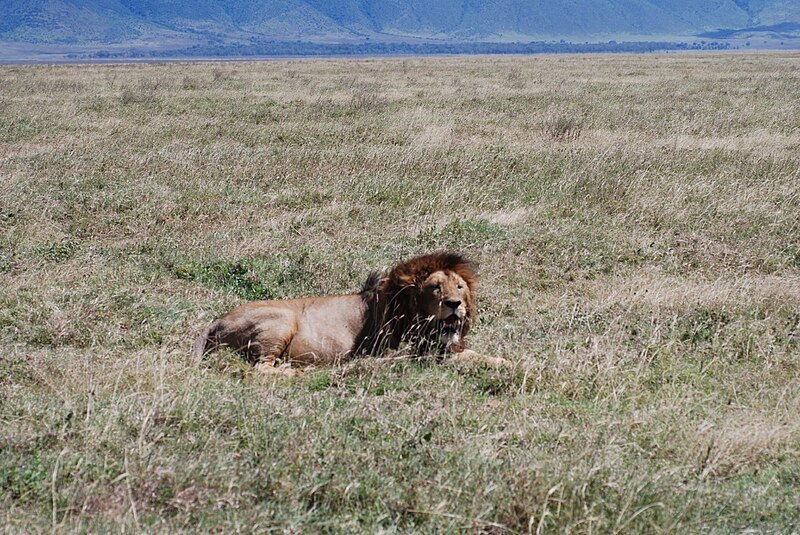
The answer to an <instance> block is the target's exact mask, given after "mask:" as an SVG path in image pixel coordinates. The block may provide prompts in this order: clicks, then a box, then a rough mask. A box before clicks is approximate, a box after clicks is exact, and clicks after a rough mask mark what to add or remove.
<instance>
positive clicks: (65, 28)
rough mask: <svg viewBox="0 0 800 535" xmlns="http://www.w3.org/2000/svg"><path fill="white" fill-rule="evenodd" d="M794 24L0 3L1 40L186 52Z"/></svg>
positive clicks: (717, 1) (200, 0)
mask: <svg viewBox="0 0 800 535" xmlns="http://www.w3.org/2000/svg"><path fill="white" fill-rule="evenodd" d="M787 23H800V1H798V0H470V1H464V0H437V1H435V2H431V1H429V2H423V1H421V0H186V1H176V0H0V41H4V42H6V43H9V42H11V43H18V44H19V43H27V44H29V45H32V46H33V45H63V46H74V47H78V48H80V47H81V46H88V45H92V46H95V47H97V46H100V45H103V46H108V45H115V46H119V47H125V46H127V47H145V48H156V49H157V48H167V49H169V48H186V47H188V46H209V45H211V46H228V45H236V46H240V45H242V44H246V43H252V42H263V41H264V40H277V41H292V40H300V41H307V42H317V43H326V42H328V43H331V42H332V43H357V42H365V41H371V42H376V41H378V42H398V41H409V40H411V41H420V42H434V41H435V42H440V41H445V42H448V41H457V42H512V41H523V42H524V41H532V40H558V39H565V40H571V41H575V42H584V41H601V40H610V39H618V40H645V39H646V40H655V39H665V38H666V39H672V38H680V37H682V36H686V37H690V36H698V35H713V34H714V32H719V31H726V32H732V33H730V34H729V35H734V34H735V32H736V31H737V30H740V29H745V28H756V27H762V26H775V25H779V24H787Z"/></svg>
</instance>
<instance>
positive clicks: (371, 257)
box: [0, 54, 800, 533]
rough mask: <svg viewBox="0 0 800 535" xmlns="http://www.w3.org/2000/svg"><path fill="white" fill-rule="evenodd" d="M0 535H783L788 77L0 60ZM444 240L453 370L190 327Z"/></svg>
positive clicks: (789, 491)
mask: <svg viewBox="0 0 800 535" xmlns="http://www.w3.org/2000/svg"><path fill="white" fill-rule="evenodd" d="M0 177H2V180H3V185H4V192H3V195H2V196H0V344H2V354H1V355H0V418H2V420H0V421H2V425H1V426H0V488H1V489H2V493H0V511H2V514H0V531H7V532H44V531H51V530H52V531H56V532H72V531H81V532H82V531H89V532H103V531H123V530H125V531H128V530H136V531H139V530H141V531H158V532H163V531H171V532H182V531H218V532H233V531H246V532H266V531H286V532H319V531H329V532H347V533H350V532H359V531H360V532H367V533H373V532H379V531H383V532H417V531H419V532H461V531H467V532H484V533H504V532H508V533H534V532H535V533H561V532H570V533H591V532H600V533H619V532H648V533H651V532H666V533H676V532H682V533H684V532H701V533H707V532H710V533H727V532H742V531H750V532H776V533H789V532H794V531H797V530H798V529H800V524H798V520H797V519H798V517H799V516H800V515H798V510H800V498H798V496H800V420H798V415H799V414H800V380H798V377H799V376H800V364H798V362H800V361H798V354H799V352H800V238H798V236H800V195H799V194H798V184H800V57H799V56H797V55H773V54H770V55H743V56H735V55H729V54H726V55H680V56H676V55H653V56H630V57H628V56H587V57H499V58H436V59H398V60H361V61H333V60H320V61H291V62H290V61H287V62H266V63H238V64H234V63H224V64H185V65H183V64H170V65H119V66H114V65H104V66H58V67H51V66H14V67H2V68H0ZM441 248H457V249H461V250H464V251H466V252H467V253H468V254H469V255H470V256H472V257H473V258H474V259H475V260H476V261H477V262H478V263H479V265H480V271H481V274H482V286H481V292H482V293H481V296H480V303H479V305H480V307H479V308H480V313H481V319H480V322H479V324H478V325H477V327H476V329H475V330H474V336H473V340H472V345H473V347H474V348H475V349H477V350H480V351H483V352H485V353H491V354H495V355H497V356H502V357H505V358H508V359H510V360H513V361H514V362H515V363H517V369H516V370H514V371H513V372H498V371H492V370H485V369H479V368H478V369H458V370H456V369H450V368H443V367H440V366H436V365H433V364H431V363H429V362H426V361H422V362H419V361H413V360H408V359H404V358H399V357H398V358H389V359H386V360H382V361H374V362H373V361H369V362H357V363H352V364H348V365H346V366H344V367H341V368H337V369H333V370H325V369H321V370H310V371H307V372H306V373H304V374H303V375H302V376H301V377H299V378H297V379H293V380H291V381H288V382H287V381H284V382H272V381H270V380H265V379H263V378H260V377H258V376H256V375H254V373H253V372H252V370H251V369H250V368H249V367H248V366H246V365H245V364H243V363H242V362H241V361H240V360H239V359H238V358H236V357H235V356H234V355H230V354H226V353H221V354H219V355H217V356H215V357H214V358H213V359H212V360H211V362H209V365H208V367H206V368H203V369H195V368H192V367H190V366H189V365H188V359H187V351H188V346H189V344H190V341H191V339H192V337H193V335H194V334H195V333H196V332H197V331H198V330H199V329H200V328H201V326H203V325H204V324H205V323H206V322H207V321H209V320H210V319H211V318H212V317H214V316H215V315H217V314H219V313H221V312H222V311H224V310H226V309H227V308H228V307H230V306H232V305H234V304H236V303H239V302H241V301H242V300H244V299H253V298H260V297H278V298H280V297H288V296H294V295H301V294H314V293H338V292H348V291H353V290H355V289H357V288H358V287H359V285H360V283H361V282H362V279H363V278H364V277H365V276H366V274H367V273H368V272H369V270H370V269H371V268H372V267H375V266H377V265H387V264H391V263H393V262H395V261H397V260H398V259H402V258H405V257H407V256H409V255H411V254H414V253H416V252H420V251H429V250H433V249H441Z"/></svg>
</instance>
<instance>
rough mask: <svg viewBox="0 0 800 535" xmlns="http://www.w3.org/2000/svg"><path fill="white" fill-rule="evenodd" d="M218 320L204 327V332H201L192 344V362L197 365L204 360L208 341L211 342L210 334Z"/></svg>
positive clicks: (190, 354)
mask: <svg viewBox="0 0 800 535" xmlns="http://www.w3.org/2000/svg"><path fill="white" fill-rule="evenodd" d="M215 324H216V322H213V323H211V325H209V326H208V327H206V328H205V329H203V332H202V333H200V336H198V337H197V338H195V340H194V343H193V344H192V350H191V352H190V353H189V356H190V358H191V359H192V362H193V363H194V364H195V366H197V365H199V364H200V363H201V362H202V361H203V357H204V356H205V354H206V352H207V349H208V345H209V344H208V342H209V338H208V336H209V334H211V331H212V330H213V329H214V325H215Z"/></svg>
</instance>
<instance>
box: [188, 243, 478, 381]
mask: <svg viewBox="0 0 800 535" xmlns="http://www.w3.org/2000/svg"><path fill="white" fill-rule="evenodd" d="M476 286H477V277H476V276H475V272H474V269H473V267H472V264H470V262H469V261H468V260H467V259H466V258H464V257H463V256H461V255H460V254H457V253H436V254H431V255H424V256H420V257H416V258H412V259H411V260H409V261H407V262H404V263H401V264H398V265H397V266H395V267H394V268H393V269H392V270H390V271H388V272H383V271H380V272H375V273H373V274H372V275H370V277H369V278H368V279H367V281H366V283H365V284H364V287H363V289H362V290H361V292H360V293H358V294H349V295H335V296H329V297H305V298H300V299H287V300H280V301H278V300H276V301H254V302H251V303H245V304H243V305H241V306H238V307H236V308H234V309H233V310H231V311H230V312H228V313H227V314H225V315H224V316H222V317H221V318H219V319H218V320H216V321H214V322H213V323H212V324H211V325H210V326H209V327H208V328H206V329H205V330H204V331H203V333H202V334H201V335H200V336H199V337H198V338H197V340H196V341H195V343H194V345H193V346H192V356H193V358H194V359H195V360H196V361H200V360H201V359H202V358H203V356H204V355H205V354H206V353H207V352H209V351H212V350H214V349H215V348H217V347H220V346H227V347H230V348H232V349H234V350H236V351H238V352H240V353H241V354H242V355H244V356H245V357H246V358H248V359H249V360H250V361H252V362H253V363H255V364H256V366H257V367H259V368H260V369H263V370H265V371H269V370H274V369H277V368H278V367H279V366H280V367H283V366H284V365H289V364H298V365H310V364H313V365H329V364H334V363H336V362H339V361H340V360H342V359H345V358H347V357H350V356H353V355H357V354H365V355H378V354H380V353H382V352H383V351H385V350H386V349H397V348H398V347H400V346H401V345H402V344H404V343H406V344H410V345H411V346H412V347H413V348H414V350H415V351H416V352H417V353H418V354H419V353H434V354H449V353H456V354H460V355H462V356H465V355H477V354H476V353H474V352H472V351H468V350H467V351H465V349H464V337H465V336H466V335H467V333H468V332H469V328H470V326H471V324H472V322H473V321H474V319H475V313H476V309H475V305H474V294H475V290H476ZM462 359H463V357H462Z"/></svg>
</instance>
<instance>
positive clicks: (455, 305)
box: [444, 301, 461, 310]
mask: <svg viewBox="0 0 800 535" xmlns="http://www.w3.org/2000/svg"><path fill="white" fill-rule="evenodd" d="M444 306H446V307H450V308H452V309H453V310H456V309H457V308H458V307H459V306H461V301H445V302H444Z"/></svg>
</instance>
